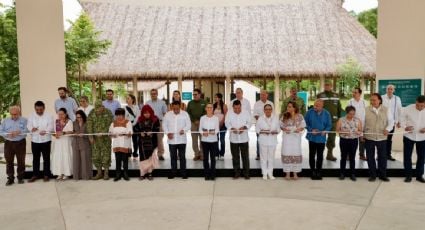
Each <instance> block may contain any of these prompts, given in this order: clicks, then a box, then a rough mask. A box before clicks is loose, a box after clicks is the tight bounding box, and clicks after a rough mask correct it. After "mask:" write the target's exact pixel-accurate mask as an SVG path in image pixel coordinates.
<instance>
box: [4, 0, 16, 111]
mask: <svg viewBox="0 0 425 230" xmlns="http://www.w3.org/2000/svg"><path fill="white" fill-rule="evenodd" d="M16 37H17V34H16V10H15V7H6V6H4V5H2V4H1V5H0V116H4V115H5V113H6V112H7V111H8V108H9V106H11V105H16V104H19V92H20V91H19V66H18V44H17V38H16Z"/></svg>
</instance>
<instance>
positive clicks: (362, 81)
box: [360, 77, 366, 98]
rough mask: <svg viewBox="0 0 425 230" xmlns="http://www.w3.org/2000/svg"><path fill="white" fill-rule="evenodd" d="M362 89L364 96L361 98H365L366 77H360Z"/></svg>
mask: <svg viewBox="0 0 425 230" xmlns="http://www.w3.org/2000/svg"><path fill="white" fill-rule="evenodd" d="M360 89H361V90H362V92H363V93H362V96H361V98H364V92H365V91H366V84H365V79H364V77H361V78H360Z"/></svg>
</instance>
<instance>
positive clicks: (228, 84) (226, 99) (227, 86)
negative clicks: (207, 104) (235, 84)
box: [224, 76, 232, 108]
mask: <svg viewBox="0 0 425 230" xmlns="http://www.w3.org/2000/svg"><path fill="white" fill-rule="evenodd" d="M224 84H225V90H224V102H225V103H226V105H227V107H228V108H230V107H231V105H230V93H231V89H230V87H231V86H232V80H231V79H230V76H226V81H225V83H224Z"/></svg>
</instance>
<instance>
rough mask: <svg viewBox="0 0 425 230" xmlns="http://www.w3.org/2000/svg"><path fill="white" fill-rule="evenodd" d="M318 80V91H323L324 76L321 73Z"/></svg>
mask: <svg viewBox="0 0 425 230" xmlns="http://www.w3.org/2000/svg"><path fill="white" fill-rule="evenodd" d="M319 81H320V83H319V92H323V90H325V76H323V75H321V76H320V80H319Z"/></svg>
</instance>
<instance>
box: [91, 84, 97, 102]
mask: <svg viewBox="0 0 425 230" xmlns="http://www.w3.org/2000/svg"><path fill="white" fill-rule="evenodd" d="M96 98H97V97H96V80H91V104H92V105H94V103H96Z"/></svg>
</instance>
